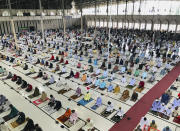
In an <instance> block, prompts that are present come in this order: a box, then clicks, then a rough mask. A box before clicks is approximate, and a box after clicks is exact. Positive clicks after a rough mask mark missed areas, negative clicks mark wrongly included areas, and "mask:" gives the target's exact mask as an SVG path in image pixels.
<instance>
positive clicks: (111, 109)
mask: <svg viewBox="0 0 180 131" xmlns="http://www.w3.org/2000/svg"><path fill="white" fill-rule="evenodd" d="M113 110H114V106H113V104H112V103H111V102H110V101H108V105H107V108H106V110H105V112H104V113H105V114H109V113H112V112H113Z"/></svg>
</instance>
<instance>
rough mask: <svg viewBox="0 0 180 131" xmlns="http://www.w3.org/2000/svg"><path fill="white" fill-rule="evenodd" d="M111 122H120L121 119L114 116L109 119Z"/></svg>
mask: <svg viewBox="0 0 180 131" xmlns="http://www.w3.org/2000/svg"><path fill="white" fill-rule="evenodd" d="M111 120H112V121H114V122H116V123H117V122H119V121H120V120H122V119H121V118H118V117H116V116H115V115H114V116H113V117H112V118H111Z"/></svg>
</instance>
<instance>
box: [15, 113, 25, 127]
mask: <svg viewBox="0 0 180 131" xmlns="http://www.w3.org/2000/svg"><path fill="white" fill-rule="evenodd" d="M25 120H26V117H25V114H24V113H23V112H19V113H18V118H17V120H16V122H17V123H18V124H19V125H20V124H22V123H24V122H25Z"/></svg>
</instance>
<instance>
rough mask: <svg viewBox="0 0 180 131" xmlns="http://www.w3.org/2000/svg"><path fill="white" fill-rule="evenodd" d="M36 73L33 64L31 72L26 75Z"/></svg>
mask: <svg viewBox="0 0 180 131" xmlns="http://www.w3.org/2000/svg"><path fill="white" fill-rule="evenodd" d="M34 73H35V70H34V67H33V66H31V69H30V72H29V73H27V74H26V75H31V74H34Z"/></svg>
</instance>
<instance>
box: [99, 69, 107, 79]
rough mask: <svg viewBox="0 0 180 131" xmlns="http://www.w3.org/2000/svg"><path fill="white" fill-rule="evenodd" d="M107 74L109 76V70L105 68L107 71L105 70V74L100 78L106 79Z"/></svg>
mask: <svg viewBox="0 0 180 131" xmlns="http://www.w3.org/2000/svg"><path fill="white" fill-rule="evenodd" d="M107 76H108V71H107V70H105V71H104V72H103V75H102V76H101V77H100V78H99V79H105V78H106V77H107Z"/></svg>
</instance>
